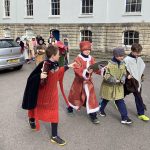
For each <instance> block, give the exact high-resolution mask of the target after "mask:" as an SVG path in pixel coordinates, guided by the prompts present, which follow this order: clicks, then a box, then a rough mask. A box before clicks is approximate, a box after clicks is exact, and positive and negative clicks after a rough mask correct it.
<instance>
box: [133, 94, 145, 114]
mask: <svg viewBox="0 0 150 150" xmlns="http://www.w3.org/2000/svg"><path fill="white" fill-rule="evenodd" d="M133 95H134V98H135V104H136V109H137V113H138V115H144V104H143V99H142V97H141V94H140V93H138V92H135V93H133Z"/></svg>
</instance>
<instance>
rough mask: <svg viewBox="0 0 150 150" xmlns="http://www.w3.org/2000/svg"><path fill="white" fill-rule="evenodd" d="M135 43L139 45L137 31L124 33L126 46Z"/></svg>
mask: <svg viewBox="0 0 150 150" xmlns="http://www.w3.org/2000/svg"><path fill="white" fill-rule="evenodd" d="M133 43H139V32H137V31H126V32H124V45H132V44H133Z"/></svg>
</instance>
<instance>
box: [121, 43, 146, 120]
mask: <svg viewBox="0 0 150 150" xmlns="http://www.w3.org/2000/svg"><path fill="white" fill-rule="evenodd" d="M141 51H142V46H141V45H140V44H137V43H134V44H132V47H131V53H130V54H129V55H128V56H127V57H126V58H125V59H124V61H125V64H126V68H127V72H128V74H129V75H128V79H127V81H128V82H130V81H132V83H137V84H136V85H135V86H134V84H131V85H130V87H129V88H128V89H127V90H129V92H131V90H130V89H131V88H132V92H131V93H133V95H134V97H135V103H136V108H137V113H138V118H139V119H141V120H143V121H149V118H148V117H147V116H146V115H144V108H145V105H144V103H143V99H142V97H141V80H142V76H143V72H144V69H145V63H144V62H143V60H142V58H141V57H140V54H141ZM126 86H127V85H126ZM133 86H134V87H133ZM133 89H134V90H133Z"/></svg>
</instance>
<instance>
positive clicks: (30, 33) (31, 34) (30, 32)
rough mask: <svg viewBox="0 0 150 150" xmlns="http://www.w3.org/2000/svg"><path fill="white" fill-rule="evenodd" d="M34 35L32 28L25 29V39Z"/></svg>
mask: <svg viewBox="0 0 150 150" xmlns="http://www.w3.org/2000/svg"><path fill="white" fill-rule="evenodd" d="M33 36H34V32H33V30H32V29H26V37H27V39H31V38H32V37H33Z"/></svg>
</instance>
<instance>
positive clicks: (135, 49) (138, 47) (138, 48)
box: [131, 43, 142, 53]
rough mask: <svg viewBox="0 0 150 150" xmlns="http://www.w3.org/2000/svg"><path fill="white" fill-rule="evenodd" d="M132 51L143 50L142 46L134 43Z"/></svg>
mask: <svg viewBox="0 0 150 150" xmlns="http://www.w3.org/2000/svg"><path fill="white" fill-rule="evenodd" d="M131 51H132V52H138V53H139V52H141V51H142V46H141V45H140V44H138V43H133V44H132V46H131Z"/></svg>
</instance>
